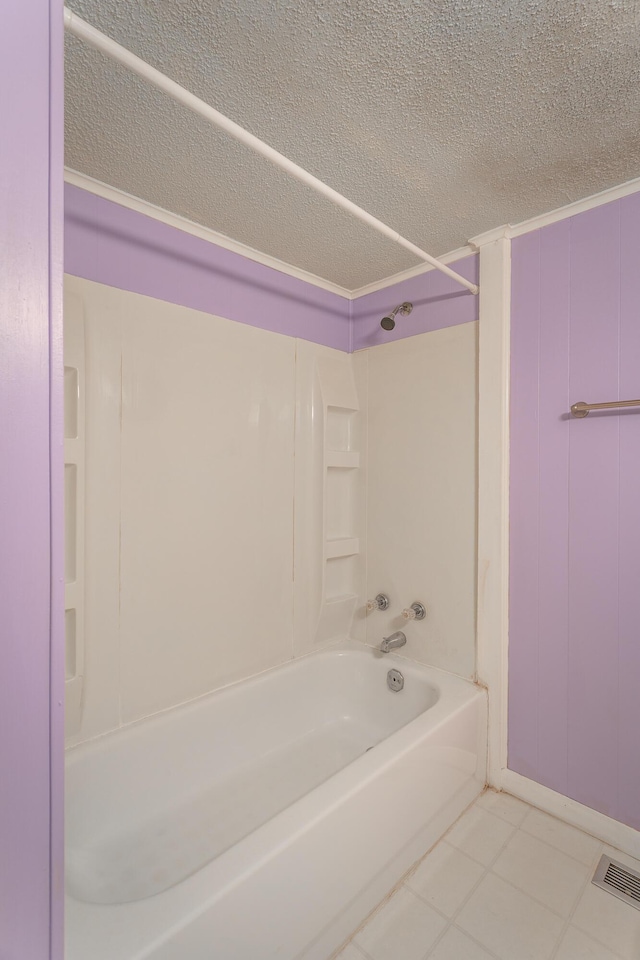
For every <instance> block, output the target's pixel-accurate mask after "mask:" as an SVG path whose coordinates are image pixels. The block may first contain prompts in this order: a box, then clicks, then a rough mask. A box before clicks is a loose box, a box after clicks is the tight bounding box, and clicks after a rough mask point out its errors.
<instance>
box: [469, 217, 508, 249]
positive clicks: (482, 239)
mask: <svg viewBox="0 0 640 960" xmlns="http://www.w3.org/2000/svg"><path fill="white" fill-rule="evenodd" d="M510 237H511V227H510V226H509V224H508V223H505V224H503V225H502V226H501V227H494V228H493V229H492V230H486V231H485V233H479V234H478V236H477V237H472V239H471V240H469V243H470V244H471V246H472V248H473V249H474V250H478V249H479V248H480V247H481V246H483V244H485V243H494V242H495V241H496V240H508V239H509V238H510Z"/></svg>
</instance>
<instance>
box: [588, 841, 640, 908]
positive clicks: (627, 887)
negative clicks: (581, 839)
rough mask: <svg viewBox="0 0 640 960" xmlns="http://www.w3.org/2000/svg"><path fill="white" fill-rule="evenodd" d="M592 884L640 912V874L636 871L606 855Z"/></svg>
mask: <svg viewBox="0 0 640 960" xmlns="http://www.w3.org/2000/svg"><path fill="white" fill-rule="evenodd" d="M591 882H592V883H593V884H595V886H596V887H601V888H602V889H603V890H607V891H608V893H611V894H613V896H614V897H617V898H618V900H622V901H623V902H624V903H629V904H631V906H632V907H635V908H636V910H640V873H636V871H635V870H631V869H630V868H629V867H625V866H624V864H622V863H619V862H618V861H617V860H612V859H611V857H608V856H606V855H605V856H603V857H601V858H600V862H599V864H598V866H597V867H596V872H595V873H594V875H593V880H592V881H591Z"/></svg>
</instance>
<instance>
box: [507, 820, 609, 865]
mask: <svg viewBox="0 0 640 960" xmlns="http://www.w3.org/2000/svg"><path fill="white" fill-rule="evenodd" d="M521 829H522V830H524V831H525V832H526V833H530V834H531V835H532V836H534V837H538V839H539V840H544V841H545V843H548V844H549V845H550V846H552V847H556V849H558V850H562V852H563V853H566V854H568V855H569V856H570V857H573V858H574V860H579V861H580V862H581V863H584V864H585V865H586V866H591V865H593V864H594V861H595V859H596V857H597V855H598V853H599V851H600V848H601V846H602V844H601V843H600V841H599V840H596V839H595V838H594V837H590V836H589V835H588V834H587V833H583V832H582V831H581V830H577V829H576V828H575V827H570V826H569V824H567V823H562V822H561V821H560V820H556V818H555V817H551V816H549V814H548V813H543V812H542V810H535V809H534V808H532V809H531V810H530V811H529V813H528V814H527V816H526V817H525V818H524V820H523V821H522V827H521Z"/></svg>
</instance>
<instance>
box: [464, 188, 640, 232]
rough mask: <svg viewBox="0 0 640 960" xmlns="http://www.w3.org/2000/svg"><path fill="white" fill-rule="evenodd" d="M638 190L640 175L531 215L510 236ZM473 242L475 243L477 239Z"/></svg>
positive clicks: (572, 215)
mask: <svg viewBox="0 0 640 960" xmlns="http://www.w3.org/2000/svg"><path fill="white" fill-rule="evenodd" d="M638 191H640V177H636V178H635V179H634V180H627V181H626V182H625V183H620V184H618V185H617V186H615V187H608V188H607V189H606V190H601V191H600V193H594V194H592V195H591V196H590V197H585V198H584V199H583V200H575V201H574V202H573V203H568V204H566V206H564V207H556V209H555V210H550V211H549V213H541V214H539V215H538V216H537V217H531V218H530V219H529V220H523V221H522V222H521V223H516V224H514V225H513V226H512V227H510V228H509V236H510V237H520V236H521V235H522V234H523V233H531V231H532V230H539V229H540V228H541V227H548V226H549V224H551V223H557V222H558V221H559V220H566V219H567V217H575V216H577V214H579V213H584V212H585V211H586V210H592V209H593V208H594V207H600V206H602V204H603V203H613V201H614V200H621V199H622V198H623V197H628V196H630V195H631V194H632V193H638ZM484 236H485V234H481V235H480V237H476V238H475V239H476V240H479V239H481V237H484ZM473 242H474V243H475V240H474V241H473Z"/></svg>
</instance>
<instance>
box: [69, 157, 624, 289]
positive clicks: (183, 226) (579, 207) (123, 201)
mask: <svg viewBox="0 0 640 960" xmlns="http://www.w3.org/2000/svg"><path fill="white" fill-rule="evenodd" d="M64 179H65V181H66V183H70V184H72V185H73V186H75V187H79V188H80V189H81V190H87V191H88V192H89V193H93V194H95V195H96V196H99V197H103V198H104V199H105V200H111V201H112V202H113V203H118V204H120V206H122V207H127V208H128V209H129V210H135V211H136V212H137V213H141V214H143V215H144V216H146V217H151V218H152V219H154V220H159V221H160V222H161V223H166V224H168V225H169V226H170V227H176V228H177V229H178V230H182V231H183V232H184V233H190V234H192V236H194V237H199V238H200V239H201V240H206V241H207V242H208V243H214V244H216V245H217V246H219V247H224V249H225V250H231V251H233V252H234V253H238V254H240V256H242V257H247V258H248V259H249V260H254V261H255V262H256V263H262V264H264V266H266V267H271V268H272V269H273V270H278V271H279V272H280V273H285V274H287V275H288V276H290V277H296V278H297V279H298V280H304V281H305V283H311V284H313V285H314V286H316V287H320V288H321V289H323V290H328V291H329V292H331V293H335V294H337V295H338V296H339V297H344V299H345V300H357V299H358V298H359V297H363V296H366V295H367V294H368V293H375V292H376V291H377V290H384V289H385V288H386V287H392V286H394V285H395V284H397V283H401V282H402V281H403V280H410V279H411V278H412V277H417V276H420V274H423V273H429V272H430V271H431V270H434V269H435V267H432V266H431V265H430V264H424V263H418V264H416V266H415V267H409V269H408V270H402V271H400V273H395V274H393V275H392V276H390V277H384V278H383V279H382V280H376V281H374V282H373V283H368V284H366V285H365V286H363V287H358V288H356V289H355V290H348V289H347V288H346V287H341V286H340V285H339V284H337V283H332V282H331V281H330V280H325V279H324V278H323V277H318V276H316V274H314V273H310V272H309V271H307V270H303V269H301V268H300V267H295V266H293V265H292V264H290V263H286V262H285V261H284V260H279V259H278V258H277V257H272V256H269V254H267V253H262V252H261V251H260V250H255V249H254V248H253V247H249V246H247V245H246V244H244V243H240V242H239V241H237V240H232V239H231V237H227V236H226V235H225V234H223V233H218V232H217V230H212V229H211V228H210V227H204V226H202V224H199V223H195V221H193V220H188V219H187V218H186V217H181V216H179V215H178V214H176V213H171V212H170V211H169V210H164V209H163V208H162V207H157V206H156V205H155V204H153V203H148V202H147V201H146V200H140V199H139V198H138V197H134V196H132V194H129V193H125V192H124V191H123V190H118V189H117V188H116V187H110V186H109V185H108V184H106V183H103V182H102V181H100V180H96V179H94V177H89V176H87V175H86V174H84V173H79V172H78V171H77V170H71V169H70V168H69V167H65V171H64ZM638 192H640V177H636V178H635V179H633V180H628V181H626V183H621V184H618V185H616V186H615V187H608V188H607V189H606V190H602V191H600V193H595V194H593V195H592V196H590V197H585V198H584V199H582V200H576V201H574V202H573V203H568V204H566V205H565V206H563V207H557V208H556V209H555V210H550V211H548V212H547V213H542V214H538V216H535V217H531V218H529V219H528V220H523V221H522V222H521V223H516V224H514V225H510V224H503V225H502V226H499V227H495V228H493V229H492V230H487V231H486V232H485V233H482V234H479V235H478V236H477V237H473V239H471V240H470V241H469V243H468V244H466V245H465V246H464V247H458V249H457V250H452V251H451V252H450V253H445V254H443V256H441V257H438V259H439V260H441V261H442V263H453V262H455V261H456V260H460V259H462V257H467V256H469V255H470V254H473V253H475V252H476V250H477V247H478V246H479V245H480V244H482V243H487V242H488V241H490V240H492V239H496V238H499V237H503V236H508V237H511V238H513V237H519V236H522V234H524V233H530V232H531V231H533V230H540V229H541V228H542V227H546V226H549V225H550V224H552V223H557V222H558V221H560V220H566V219H567V218H568V217H575V216H577V214H579V213H584V212H585V211H587V210H591V209H593V208H594V207H599V206H601V205H602V204H604V203H612V202H613V201H614V200H620V199H622V198H623V197H628V196H630V195H631V194H634V193H638Z"/></svg>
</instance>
